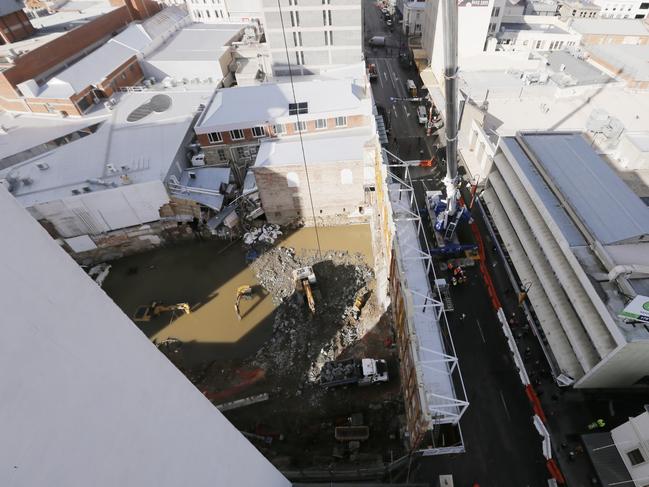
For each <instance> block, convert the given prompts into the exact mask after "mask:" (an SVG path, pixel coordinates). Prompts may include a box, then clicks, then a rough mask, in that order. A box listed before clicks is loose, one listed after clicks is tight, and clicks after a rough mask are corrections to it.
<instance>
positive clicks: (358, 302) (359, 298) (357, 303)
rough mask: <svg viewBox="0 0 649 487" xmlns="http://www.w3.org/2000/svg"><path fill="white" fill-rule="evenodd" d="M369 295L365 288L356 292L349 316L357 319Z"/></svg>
mask: <svg viewBox="0 0 649 487" xmlns="http://www.w3.org/2000/svg"><path fill="white" fill-rule="evenodd" d="M369 295H370V292H369V291H368V290H367V289H365V288H363V289H361V290H360V291H358V293H356V299H355V300H354V304H353V306H352V309H351V316H352V318H354V319H355V320H358V319H359V318H360V317H361V311H362V310H363V306H365V303H367V298H368V297H369Z"/></svg>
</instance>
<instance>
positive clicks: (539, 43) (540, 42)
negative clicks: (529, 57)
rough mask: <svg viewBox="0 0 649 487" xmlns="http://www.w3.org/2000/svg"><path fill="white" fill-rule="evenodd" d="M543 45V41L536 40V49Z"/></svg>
mask: <svg viewBox="0 0 649 487" xmlns="http://www.w3.org/2000/svg"><path fill="white" fill-rule="evenodd" d="M542 47H543V41H536V45H535V46H534V49H541V48H542Z"/></svg>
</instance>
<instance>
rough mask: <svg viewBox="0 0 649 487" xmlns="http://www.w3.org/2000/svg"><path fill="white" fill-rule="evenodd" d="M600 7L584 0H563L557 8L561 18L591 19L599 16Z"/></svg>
mask: <svg viewBox="0 0 649 487" xmlns="http://www.w3.org/2000/svg"><path fill="white" fill-rule="evenodd" d="M601 10H602V9H601V7H600V6H599V5H595V4H594V3H591V2H586V1H584V0H570V1H566V2H563V3H562V4H561V7H560V8H559V14H560V15H561V18H563V19H568V18H571V17H572V18H575V19H592V18H595V17H599V14H600V12H601Z"/></svg>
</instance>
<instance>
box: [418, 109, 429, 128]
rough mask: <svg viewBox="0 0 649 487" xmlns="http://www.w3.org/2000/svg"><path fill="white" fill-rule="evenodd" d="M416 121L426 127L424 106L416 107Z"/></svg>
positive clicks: (426, 118)
mask: <svg viewBox="0 0 649 487" xmlns="http://www.w3.org/2000/svg"><path fill="white" fill-rule="evenodd" d="M417 121H419V123H420V124H422V125H426V122H428V115H427V114H426V107H425V106H424V105H419V106H418V107H417Z"/></svg>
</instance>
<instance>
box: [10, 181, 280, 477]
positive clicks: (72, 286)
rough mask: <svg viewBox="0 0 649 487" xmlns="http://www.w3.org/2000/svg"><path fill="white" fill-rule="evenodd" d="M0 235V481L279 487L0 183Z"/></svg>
mask: <svg viewBox="0 0 649 487" xmlns="http://www.w3.org/2000/svg"><path fill="white" fill-rule="evenodd" d="M0 228H4V229H11V231H3V232H0V255H2V260H0V307H1V309H2V310H3V311H2V313H3V316H2V320H0V331H1V333H2V337H3V339H2V340H1V341H0V370H2V371H3V373H2V374H1V376H0V395H1V396H2V401H0V424H2V435H0V458H2V460H3V465H4V467H3V468H1V469H0V485H3V486H12V487H35V486H48V487H87V486H93V487H115V486H120V487H143V486H156V487H178V486H192V487H203V486H204V487H215V486H237V487H258V486H265V487H288V486H289V485H290V483H289V482H288V481H287V480H286V479H285V478H284V477H283V476H282V475H281V474H280V472H279V471H277V470H276V469H275V468H274V467H273V466H272V465H271V464H270V463H269V462H268V461H267V460H266V459H264V457H263V456H262V455H261V454H260V453H259V452H258V451H257V450H256V449H255V448H254V447H253V446H252V445H251V444H250V443H249V442H248V441H247V440H246V439H245V438H244V437H243V436H242V435H241V434H240V433H239V432H238V431H237V430H236V429H235V428H234V427H233V426H232V425H231V424H230V423H229V422H228V421H227V420H226V419H225V417H224V416H223V415H222V414H221V413H220V412H219V411H218V410H216V408H214V406H213V405H212V404H211V403H210V402H209V401H208V400H207V399H206V398H205V397H204V396H203V395H202V394H201V393H200V392H199V391H198V390H197V389H196V388H195V387H194V386H193V385H192V384H191V383H190V382H189V381H188V380H187V379H186V378H185V377H184V376H183V375H182V374H181V373H180V371H178V370H177V369H176V368H175V367H174V366H173V365H172V364H171V363H170V362H169V361H168V360H167V359H166V358H165V357H164V356H163V355H162V354H161V353H160V352H158V350H156V348H155V346H154V345H153V344H151V343H150V342H149V340H148V339H147V338H146V337H145V336H144V335H143V334H142V333H141V332H140V331H139V330H138V329H137V327H136V326H135V325H134V324H133V323H132V322H131V320H130V319H129V318H128V317H127V316H126V315H124V313H122V311H121V310H120V309H119V308H118V307H117V306H116V305H115V303H113V302H112V301H111V300H110V298H108V296H106V294H105V293H104V292H103V291H102V290H101V289H100V288H99V287H98V286H97V285H96V284H95V283H94V282H93V281H92V280H91V279H90V278H89V277H88V276H87V275H86V274H85V273H84V272H83V271H82V270H81V268H80V267H78V266H77V265H76V263H75V262H74V261H73V260H72V259H71V258H70V257H69V256H68V255H67V254H66V253H65V252H64V251H63V250H62V249H60V248H59V247H58V246H57V244H56V243H55V242H54V241H53V240H52V239H51V238H50V237H49V236H48V235H47V233H46V232H45V231H44V230H43V228H41V226H40V225H39V224H38V223H37V222H36V221H34V219H33V218H31V217H30V216H29V215H28V214H27V212H26V211H25V210H24V209H22V208H21V207H20V205H19V204H18V203H17V202H16V201H15V199H14V198H13V197H12V196H11V195H10V194H9V193H8V192H7V191H6V190H5V189H4V188H2V187H0Z"/></svg>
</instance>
